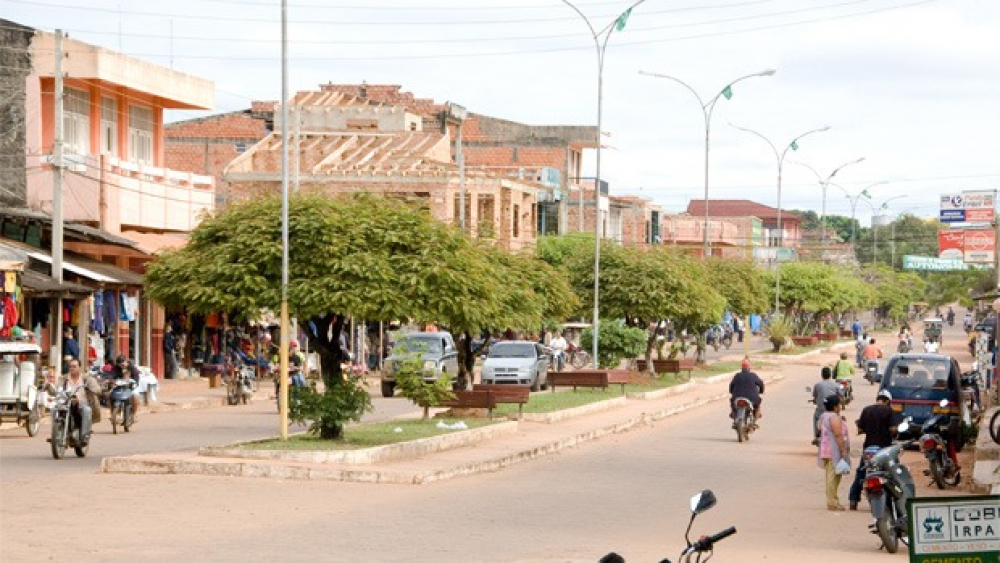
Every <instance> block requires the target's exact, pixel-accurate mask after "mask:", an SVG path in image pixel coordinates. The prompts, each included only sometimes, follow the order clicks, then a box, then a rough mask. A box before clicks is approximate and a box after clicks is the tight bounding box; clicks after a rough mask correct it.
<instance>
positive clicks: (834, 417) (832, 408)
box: [817, 395, 851, 511]
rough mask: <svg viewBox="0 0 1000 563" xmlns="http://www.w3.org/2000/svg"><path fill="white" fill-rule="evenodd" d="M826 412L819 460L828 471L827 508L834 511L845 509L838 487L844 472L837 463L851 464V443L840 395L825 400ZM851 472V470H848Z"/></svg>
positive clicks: (821, 427)
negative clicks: (841, 413)
mask: <svg viewBox="0 0 1000 563" xmlns="http://www.w3.org/2000/svg"><path fill="white" fill-rule="evenodd" d="M823 408H824V409H825V410H826V412H824V413H823V415H822V416H820V417H819V428H820V437H819V452H818V454H817V462H818V464H819V466H820V467H822V468H823V469H824V471H825V472H826V479H825V481H826V508H827V510H832V511H841V510H845V508H844V505H842V504H840V498H839V497H838V493H837V489H838V488H840V479H841V477H843V473H838V472H837V465H838V464H839V463H841V462H842V461H843V462H846V463H848V464H850V453H851V444H850V436H849V433H848V431H847V424H846V423H845V422H844V417H842V416H841V415H840V411H841V409H842V408H843V406H842V405H841V402H840V396H838V395H831V396H829V397H827V398H826V400H824V401H823ZM848 472H849V471H848Z"/></svg>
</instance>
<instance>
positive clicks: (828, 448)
mask: <svg viewBox="0 0 1000 563" xmlns="http://www.w3.org/2000/svg"><path fill="white" fill-rule="evenodd" d="M835 416H840V415H839V414H837V413H835V412H824V413H823V414H822V415H820V417H819V428H820V438H819V461H820V464H821V465H822V463H823V460H825V459H830V460H839V459H840V458H841V457H845V458H846V457H848V454H849V452H850V449H851V442H850V435H849V433H848V431H847V424H843V423H841V425H840V430H841V434H842V435H843V437H844V445H845V446H847V450H848V451H847V452H845V453H844V455H841V453H840V447H839V446H837V440H836V439H834V436H833V429H832V426H831V425H830V421H831V420H832V419H833V417H835Z"/></svg>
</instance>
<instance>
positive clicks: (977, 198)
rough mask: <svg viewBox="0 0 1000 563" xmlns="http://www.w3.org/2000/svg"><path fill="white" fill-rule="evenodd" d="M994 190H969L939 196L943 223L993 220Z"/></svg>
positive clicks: (986, 221)
mask: <svg viewBox="0 0 1000 563" xmlns="http://www.w3.org/2000/svg"><path fill="white" fill-rule="evenodd" d="M996 197H997V196H996V192H992V191H970V192H962V193H960V194H945V195H942V196H941V215H940V218H941V221H942V222H943V223H988V222H990V221H992V220H993V215H994V211H993V210H994V209H995V207H996Z"/></svg>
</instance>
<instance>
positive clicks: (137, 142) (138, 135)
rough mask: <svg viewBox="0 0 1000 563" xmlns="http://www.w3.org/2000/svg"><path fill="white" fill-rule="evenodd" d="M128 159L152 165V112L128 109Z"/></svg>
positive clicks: (135, 107) (133, 108)
mask: <svg viewBox="0 0 1000 563" xmlns="http://www.w3.org/2000/svg"><path fill="white" fill-rule="evenodd" d="M128 158H129V160H131V161H132V162H136V163H139V164H152V163H153V110H152V109H151V108H144V107H141V106H129V107H128Z"/></svg>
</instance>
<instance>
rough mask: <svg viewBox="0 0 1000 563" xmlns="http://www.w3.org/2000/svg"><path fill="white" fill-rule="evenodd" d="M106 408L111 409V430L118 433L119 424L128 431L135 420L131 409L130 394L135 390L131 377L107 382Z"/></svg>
mask: <svg viewBox="0 0 1000 563" xmlns="http://www.w3.org/2000/svg"><path fill="white" fill-rule="evenodd" d="M109 387H110V389H109V391H108V393H107V395H108V409H109V410H110V411H111V417H110V418H111V431H112V432H113V433H114V434H117V433H118V427H119V426H120V427H121V428H122V430H123V431H125V432H128V431H129V429H131V428H132V423H134V422H135V412H133V411H132V394H133V393H134V392H135V382H134V381H132V380H131V379H115V380H114V381H112V382H109Z"/></svg>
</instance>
